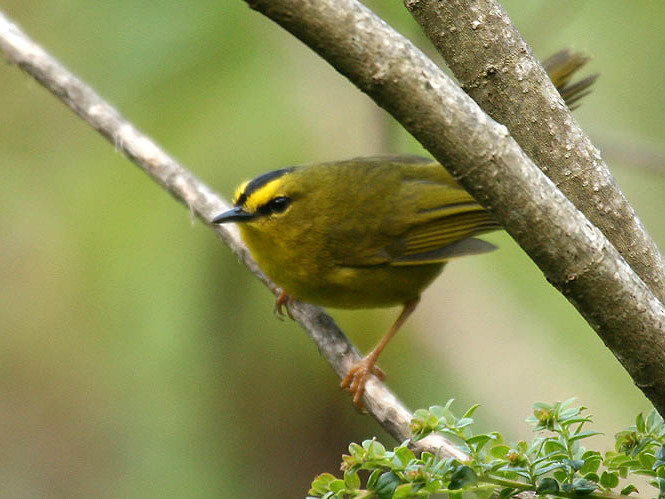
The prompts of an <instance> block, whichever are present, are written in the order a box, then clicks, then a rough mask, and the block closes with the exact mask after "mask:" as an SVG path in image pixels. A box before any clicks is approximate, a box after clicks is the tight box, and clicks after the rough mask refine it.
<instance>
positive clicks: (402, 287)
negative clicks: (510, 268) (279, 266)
mask: <svg viewBox="0 0 665 499" xmlns="http://www.w3.org/2000/svg"><path fill="white" fill-rule="evenodd" d="M442 269H443V264H432V265H414V266H389V265H385V266H381V267H335V268H333V269H327V270H325V271H323V272H320V273H318V274H317V273H311V274H309V275H302V276H281V280H282V281H283V284H280V282H279V281H280V278H276V279H275V282H277V283H278V284H280V285H281V286H282V287H283V288H284V290H285V291H286V292H287V293H288V294H289V295H291V296H294V297H295V298H297V299H299V300H302V301H306V302H309V303H313V304H315V305H320V306H323V307H331V308H378V307H391V306H394V305H401V304H403V303H405V302H407V301H410V300H413V299H415V298H418V297H419V296H420V294H421V293H422V291H423V290H424V289H425V288H426V287H427V286H428V285H429V284H430V283H431V282H432V281H433V280H434V278H435V277H436V276H437V275H438V274H439V273H440V272H441V270H442ZM294 277H295V278H294Z"/></svg>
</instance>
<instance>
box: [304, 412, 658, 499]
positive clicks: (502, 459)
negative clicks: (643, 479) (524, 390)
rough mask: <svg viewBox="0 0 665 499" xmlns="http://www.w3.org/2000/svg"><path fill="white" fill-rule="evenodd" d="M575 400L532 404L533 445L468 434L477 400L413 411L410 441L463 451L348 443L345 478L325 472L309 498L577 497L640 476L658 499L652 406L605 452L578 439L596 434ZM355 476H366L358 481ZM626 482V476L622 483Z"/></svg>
mask: <svg viewBox="0 0 665 499" xmlns="http://www.w3.org/2000/svg"><path fill="white" fill-rule="evenodd" d="M573 400H574V399H569V400H566V401H565V402H557V403H555V404H552V405H549V404H545V403H542V402H538V403H536V404H534V405H533V415H532V416H531V417H529V418H528V419H527V420H526V421H527V422H528V423H530V424H531V425H532V426H533V429H534V431H536V432H537V433H538V434H537V436H536V437H535V438H534V439H533V440H532V441H531V442H524V441H520V442H517V443H516V444H514V445H507V444H506V443H504V438H503V436H502V435H501V434H500V433H498V432H491V433H478V434H474V433H473V431H472V429H471V428H472V424H473V422H474V421H473V419H472V416H473V413H474V412H475V410H476V409H477V408H478V406H477V405H475V406H473V407H471V408H470V409H469V410H468V411H466V412H465V413H464V414H463V415H462V417H459V418H458V417H456V416H455V415H454V414H453V412H452V411H451V409H450V406H451V404H452V400H449V401H448V403H447V404H446V405H445V406H434V407H430V408H429V409H428V410H426V409H419V410H417V411H416V412H415V413H414V416H413V419H412V420H411V431H412V435H413V438H412V440H413V441H417V440H420V439H422V438H424V437H425V436H427V435H429V434H430V433H432V432H440V433H442V434H444V435H445V436H446V437H448V438H450V439H451V440H453V441H455V442H456V443H457V444H458V446H459V448H460V449H461V450H462V451H463V452H464V453H465V454H467V455H468V456H469V459H468V461H465V462H461V461H459V460H457V459H455V458H452V457H442V456H435V455H433V454H431V453H427V452H424V453H423V454H422V455H421V456H416V455H415V454H414V453H413V452H412V451H411V450H410V449H409V444H410V442H411V441H410V440H407V441H405V442H403V443H402V444H401V445H399V446H398V447H395V449H394V450H392V451H387V450H386V449H385V447H384V446H383V445H381V444H380V443H379V442H377V441H376V440H365V441H364V442H363V443H362V445H358V444H356V443H352V444H351V445H350V446H349V454H348V455H344V456H343V458H342V470H343V471H344V476H343V478H337V477H335V476H334V475H332V474H330V473H324V474H321V475H319V476H317V477H316V478H315V479H314V481H313V482H312V488H311V490H310V491H309V494H310V496H309V499H311V498H314V497H320V498H324V499H330V498H355V499H361V498H366V499H369V498H374V497H376V498H378V499H391V498H392V499H404V498H426V497H431V496H433V495H435V494H446V495H448V496H449V497H450V498H451V499H461V497H462V493H463V491H464V492H466V491H468V492H472V493H473V494H474V495H475V496H476V497H479V498H480V499H486V498H488V497H489V496H491V495H495V496H496V495H497V494H498V497H499V499H508V498H510V497H512V496H514V495H515V494H518V493H520V492H524V491H532V492H535V493H536V494H537V495H541V496H558V497H567V498H577V497H580V496H585V495H591V496H593V497H599V498H612V499H616V498H617V497H621V496H628V495H629V494H632V493H633V492H637V487H636V486H635V485H634V484H632V483H623V484H622V483H621V482H622V479H626V478H627V477H628V475H629V474H636V475H645V476H647V477H650V478H651V481H650V482H649V483H650V484H651V485H653V486H654V487H656V489H657V494H656V495H655V496H654V497H656V498H657V499H665V424H664V423H663V419H662V418H661V416H660V415H659V414H658V413H657V412H656V411H655V410H653V411H651V413H650V414H649V415H648V416H647V417H646V418H645V417H644V416H643V415H642V414H641V413H640V414H639V415H638V416H637V418H636V421H635V425H634V426H630V427H628V428H626V429H625V430H623V431H620V432H619V433H617V434H616V448H615V450H614V451H609V452H606V453H605V455H604V456H603V455H602V454H601V453H600V452H599V451H597V450H586V449H585V448H584V447H582V445H581V442H582V440H585V439H587V438H589V437H592V436H594V435H598V432H597V431H593V430H589V429H586V425H587V424H588V423H590V422H591V417H590V416H589V415H586V414H585V410H586V408H585V407H572V406H571V404H572V402H573ZM361 475H362V476H366V477H367V478H366V480H365V485H364V486H363V485H362V480H361ZM623 481H624V482H625V480H623Z"/></svg>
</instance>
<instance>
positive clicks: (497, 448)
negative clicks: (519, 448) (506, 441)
mask: <svg viewBox="0 0 665 499" xmlns="http://www.w3.org/2000/svg"><path fill="white" fill-rule="evenodd" d="M508 452H510V447H508V446H507V445H503V444H502V445H494V446H492V448H491V449H490V450H489V453H490V456H492V457H495V458H497V459H504V458H505V457H506V454H508Z"/></svg>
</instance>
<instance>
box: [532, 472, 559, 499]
mask: <svg viewBox="0 0 665 499" xmlns="http://www.w3.org/2000/svg"><path fill="white" fill-rule="evenodd" d="M558 493H559V482H557V481H556V480H555V479H554V478H549V477H547V478H543V479H542V480H541V481H540V482H538V487H537V488H536V494H538V495H539V496H542V495H546V494H550V495H556V494H558Z"/></svg>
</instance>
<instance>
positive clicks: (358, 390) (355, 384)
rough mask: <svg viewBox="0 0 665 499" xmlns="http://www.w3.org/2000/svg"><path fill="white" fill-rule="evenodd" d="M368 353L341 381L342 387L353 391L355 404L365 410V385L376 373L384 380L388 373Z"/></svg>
mask: <svg viewBox="0 0 665 499" xmlns="http://www.w3.org/2000/svg"><path fill="white" fill-rule="evenodd" d="M372 357H373V356H371V355H368V356H367V357H365V358H364V359H362V360H361V361H359V362H358V363H357V364H355V365H354V366H353V367H351V369H349V372H348V373H346V376H345V377H344V379H343V380H342V382H341V383H340V385H339V386H340V387H341V388H343V389H348V390H349V392H351V395H352V400H353V405H354V406H355V407H356V409H358V410H359V411H363V409H364V404H363V395H364V394H365V385H366V384H367V381H368V380H369V378H370V376H372V375H374V376H376V377H377V378H379V379H380V380H381V381H383V380H384V379H385V378H386V373H385V372H383V370H382V369H381V368H380V367H378V366H377V365H376V358H372Z"/></svg>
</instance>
